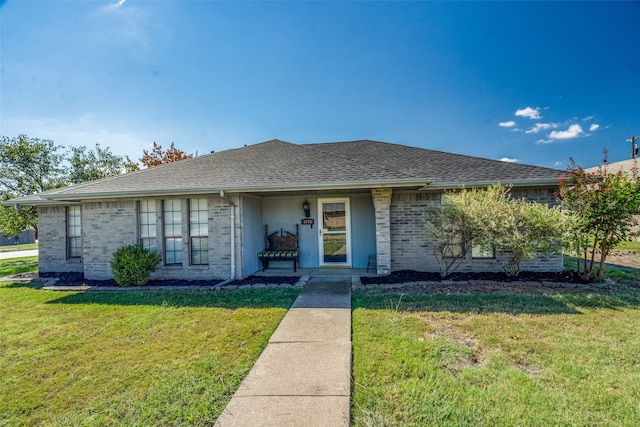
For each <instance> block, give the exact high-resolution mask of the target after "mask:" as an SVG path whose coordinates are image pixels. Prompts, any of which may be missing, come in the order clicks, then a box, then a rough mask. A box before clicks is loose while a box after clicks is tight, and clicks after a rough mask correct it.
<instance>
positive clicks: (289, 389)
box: [215, 277, 351, 427]
mask: <svg viewBox="0 0 640 427" xmlns="http://www.w3.org/2000/svg"><path fill="white" fill-rule="evenodd" d="M350 394H351V283H350V279H349V278H339V277H336V278H312V279H311V281H310V282H309V283H308V284H307V286H305V288H304V289H303V290H302V292H301V293H300V295H299V296H298V298H297V299H296V301H295V302H294V303H293V306H292V307H291V309H290V310H289V312H288V313H287V314H286V315H285V317H284V319H283V320H282V322H281V323H280V326H278V329H276V331H275V332H274V334H273V336H272V337H271V339H270V340H269V344H268V345H267V347H266V348H265V349H264V351H263V352H262V354H261V355H260V357H259V358H258V361H257V362H256V364H255V365H254V367H253V369H252V370H251V371H250V372H249V374H248V375H247V377H246V378H245V380H244V382H243V383H242V384H241V385H240V387H239V388H238V391H236V393H235V395H234V396H233V398H232V399H231V401H230V402H229V404H228V405H227V407H226V408H225V410H224V411H223V413H222V415H220V418H218V421H217V422H216V424H215V426H217V427H228V426H323V427H324V426H326V427H331V426H348V425H349V421H350Z"/></svg>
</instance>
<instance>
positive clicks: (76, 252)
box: [67, 206, 82, 258]
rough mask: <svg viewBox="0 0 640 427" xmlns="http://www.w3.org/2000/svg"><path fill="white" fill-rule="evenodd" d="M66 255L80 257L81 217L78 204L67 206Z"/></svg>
mask: <svg viewBox="0 0 640 427" xmlns="http://www.w3.org/2000/svg"><path fill="white" fill-rule="evenodd" d="M67 255H68V257H69V258H81V257H82V218H81V210H80V206H69V207H68V208H67Z"/></svg>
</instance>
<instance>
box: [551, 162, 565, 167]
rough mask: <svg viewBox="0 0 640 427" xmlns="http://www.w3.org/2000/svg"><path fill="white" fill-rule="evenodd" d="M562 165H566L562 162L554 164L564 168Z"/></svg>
mask: <svg viewBox="0 0 640 427" xmlns="http://www.w3.org/2000/svg"><path fill="white" fill-rule="evenodd" d="M562 165H564V163H562V162H555V163H554V164H553V166H562Z"/></svg>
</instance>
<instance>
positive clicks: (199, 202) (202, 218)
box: [189, 199, 209, 265]
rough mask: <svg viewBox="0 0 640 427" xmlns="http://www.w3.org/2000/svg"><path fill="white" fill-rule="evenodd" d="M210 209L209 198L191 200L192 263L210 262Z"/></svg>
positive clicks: (202, 263) (203, 263)
mask: <svg viewBox="0 0 640 427" xmlns="http://www.w3.org/2000/svg"><path fill="white" fill-rule="evenodd" d="M208 217H209V209H208V203H207V199H191V200H189V238H190V239H191V265H207V264H209V223H208Z"/></svg>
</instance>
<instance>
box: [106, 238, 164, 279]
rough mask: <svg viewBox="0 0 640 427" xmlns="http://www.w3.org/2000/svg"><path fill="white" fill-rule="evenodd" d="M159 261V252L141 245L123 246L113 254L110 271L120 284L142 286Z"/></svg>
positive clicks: (160, 258)
mask: <svg viewBox="0 0 640 427" xmlns="http://www.w3.org/2000/svg"><path fill="white" fill-rule="evenodd" d="M160 261H162V257H161V256H160V254H158V253H157V252H153V251H150V250H147V249H145V248H143V247H142V246H141V245H129V246H123V247H121V248H120V249H118V250H117V251H115V252H114V254H113V259H112V260H111V271H112V272H113V278H114V279H115V281H116V282H117V283H118V285H120V286H132V285H133V286H143V285H146V284H147V282H148V281H149V276H150V275H151V273H153V272H154V271H155V270H156V265H157V264H158V263H159V262H160Z"/></svg>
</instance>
